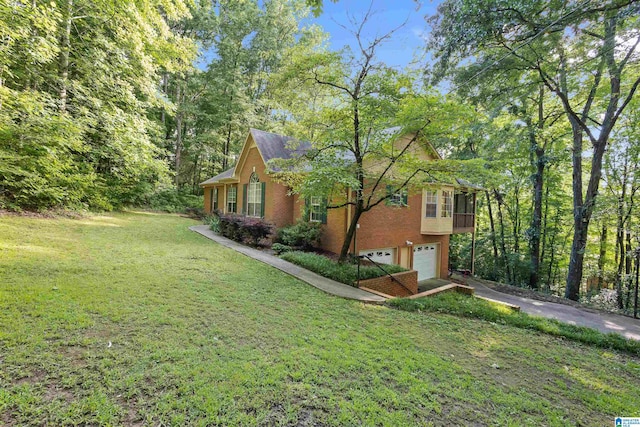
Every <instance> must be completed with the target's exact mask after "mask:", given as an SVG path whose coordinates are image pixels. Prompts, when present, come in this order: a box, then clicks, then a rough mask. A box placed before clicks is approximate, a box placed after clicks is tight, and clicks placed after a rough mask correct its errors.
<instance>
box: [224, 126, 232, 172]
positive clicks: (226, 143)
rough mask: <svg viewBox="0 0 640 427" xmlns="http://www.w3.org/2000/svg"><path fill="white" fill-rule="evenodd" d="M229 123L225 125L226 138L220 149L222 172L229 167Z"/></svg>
mask: <svg viewBox="0 0 640 427" xmlns="http://www.w3.org/2000/svg"><path fill="white" fill-rule="evenodd" d="M230 147H231V122H229V124H228V125H227V138H226V139H225V140H224V147H222V170H223V171H226V170H227V168H228V167H229V150H230V149H231V148H230Z"/></svg>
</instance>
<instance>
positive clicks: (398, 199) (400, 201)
mask: <svg viewBox="0 0 640 427" xmlns="http://www.w3.org/2000/svg"><path fill="white" fill-rule="evenodd" d="M392 192H393V187H392V186H390V185H387V194H390V196H389V198H388V199H387V201H386V204H387V206H408V193H407V189H406V188H405V189H402V190H400V191H396V192H395V193H393V194H392Z"/></svg>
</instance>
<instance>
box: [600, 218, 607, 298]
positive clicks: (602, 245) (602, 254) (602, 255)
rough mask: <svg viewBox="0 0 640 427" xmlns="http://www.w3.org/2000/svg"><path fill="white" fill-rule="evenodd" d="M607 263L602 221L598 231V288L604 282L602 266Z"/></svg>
mask: <svg viewBox="0 0 640 427" xmlns="http://www.w3.org/2000/svg"><path fill="white" fill-rule="evenodd" d="M606 263H607V223H606V222H603V223H602V230H601V232H600V254H599V256H598V290H600V289H602V285H603V283H604V266H605V265H606Z"/></svg>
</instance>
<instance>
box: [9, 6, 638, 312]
mask: <svg viewBox="0 0 640 427" xmlns="http://www.w3.org/2000/svg"><path fill="white" fill-rule="evenodd" d="M309 3H311V4H314V5H315V4H316V3H318V2H309ZM309 13H310V10H309V7H308V4H307V3H306V2H305V1H302V0H268V1H257V0H247V1H237V0H213V1H196V0H140V1H136V2H120V1H116V0H97V1H88V0H56V1H53V2H44V1H37V0H31V1H13V2H3V3H2V4H0V38H2V44H1V45H0V208H2V209H9V210H46V209H57V208H65V209H90V210H111V209H120V208H123V207H127V206H135V205H145V204H149V203H150V201H151V200H153V198H154V197H157V196H158V195H159V194H160V195H162V194H167V193H176V194H180V195H184V196H188V195H195V196H197V195H199V194H200V192H201V189H200V188H199V187H198V183H199V182H201V181H204V180H205V179H207V178H209V177H211V176H213V175H215V174H217V173H219V172H221V171H223V170H225V169H227V168H229V167H230V166H232V165H233V163H234V161H235V156H236V155H237V154H238V150H239V149H240V146H241V144H242V142H243V141H244V138H245V137H246V134H247V130H248V128H250V127H254V128H259V129H264V130H268V131H273V132H278V133H284V134H287V135H292V136H296V137H298V138H301V139H305V140H311V141H314V142H315V141H322V140H323V139H324V141H325V142H327V141H335V140H336V139H335V138H336V136H340V137H342V138H349V136H348V135H349V130H348V129H347V128H348V125H347V124H345V123H349V120H350V118H351V117H350V116H349V112H350V111H352V110H353V109H354V106H357V107H358V108H359V109H360V110H361V111H362V117H361V118H362V123H361V124H360V129H359V130H358V132H361V133H362V134H363V135H364V134H365V133H366V132H368V131H370V129H371V128H375V127H381V128H386V127H388V126H390V125H393V124H394V123H395V122H397V121H401V120H406V121H408V122H409V121H411V120H413V119H415V116H416V114H415V112H416V111H421V112H423V114H422V119H423V121H425V122H428V123H430V125H429V128H428V129H426V130H425V131H427V132H428V136H429V139H430V140H431V141H432V142H433V144H434V145H435V146H436V148H437V149H438V150H439V151H440V152H441V153H442V154H443V155H444V156H445V157H448V158H451V159H460V160H474V161H475V163H470V165H471V164H473V165H477V164H478V162H480V163H481V164H482V167H481V168H480V169H481V170H480V171H478V170H477V168H476V166H473V167H472V166H470V167H469V170H470V172H469V176H470V177H472V178H473V179H474V182H476V183H478V184H480V185H482V187H483V188H484V189H485V191H484V192H483V193H480V194H478V223H477V236H476V245H475V247H476V263H475V271H476V274H478V275H479V276H480V277H484V278H487V279H492V280H497V281H501V282H505V283H510V284H514V285H517V286H523V287H530V288H533V289H539V290H543V291H547V292H550V293H555V294H561V295H565V296H567V297H568V298H571V299H577V298H578V296H579V293H580V292H579V291H580V285H581V284H582V285H583V288H582V289H583V290H584V289H588V290H589V295H590V297H592V298H593V299H594V301H600V302H601V303H602V304H603V305H605V306H608V307H610V308H618V309H621V310H626V311H629V310H631V308H632V305H633V292H632V291H633V285H634V283H633V279H634V273H635V272H636V271H637V269H638V268H637V265H636V264H635V262H636V260H637V258H636V257H634V254H637V251H638V248H639V247H640V224H639V219H638V215H637V212H638V206H637V204H638V200H637V199H638V195H637V193H638V189H640V176H638V173H637V168H638V162H639V161H640V160H639V150H640V144H639V142H638V136H639V134H640V129H639V126H640V125H639V124H638V119H639V118H640V106H639V105H638V100H637V96H636V94H635V92H636V90H637V86H638V81H639V77H638V76H640V54H639V53H638V42H639V40H640V30H639V23H638V16H640V10H639V6H638V5H637V4H636V2H633V1H623V0H609V1H596V0H590V1H589V0H586V1H582V2H565V1H517V2H513V1H510V2H504V1H497V0H491V1H465V2H462V1H455V0H450V1H445V2H443V3H442V4H441V5H440V7H439V13H438V15H437V16H434V17H427V20H428V25H429V26H430V28H431V29H432V31H431V35H430V39H429V41H428V42H427V43H426V45H425V48H426V49H427V50H428V51H429V52H431V54H432V57H433V58H434V59H433V61H432V62H430V63H428V64H427V63H425V64H424V68H423V69H420V70H415V69H413V70H410V69H408V70H397V69H393V68H390V67H387V66H385V64H382V63H380V62H379V61H377V58H376V55H375V54H376V51H375V48H377V46H379V45H380V44H383V43H384V41H385V40H384V37H383V38H381V39H380V40H377V39H376V40H365V39H362V40H361V39H360V38H359V37H360V33H359V31H358V27H357V25H355V26H354V29H353V32H354V37H356V38H358V41H359V44H358V45H359V46H360V50H359V51H358V49H356V50H355V51H350V50H348V49H347V50H344V51H340V52H332V51H330V50H329V49H328V47H327V43H326V40H327V35H326V34H324V33H323V31H322V29H321V28H319V27H317V26H310V25H304V24H303V23H304V22H305V21H304V19H305V18H306V17H307V16H309ZM356 24H357V23H356ZM366 24H367V25H374V24H373V23H371V22H368V23H366ZM426 25H427V24H425V26H426ZM387 36H388V37H393V32H391V33H389V34H388V35H385V37H387ZM371 47H373V49H369V48H371ZM359 79H360V81H361V84H362V85H361V86H362V87H363V88H365V90H363V91H360V89H359V87H360V86H357V84H358V80H359ZM443 82H444V84H443ZM343 83H344V85H343ZM349 84H356V87H355V89H357V90H358V91H359V92H358V96H357V97H354V96H351V95H353V93H354V91H353V90H351V89H350V87H349ZM436 87H439V88H442V87H446V88H447V90H446V93H443V91H442V90H440V91H439V90H437V89H436ZM342 89H348V90H347V91H346V92H345V91H342ZM343 95H346V96H343ZM343 113H344V114H343ZM351 121H352V120H351ZM336 123H339V125H336ZM329 128H331V130H332V131H331V132H328V131H327V129H329ZM421 129H422V128H421ZM378 130H379V129H378ZM330 138H334V139H330ZM472 169H473V171H471V170H472ZM195 201H196V203H199V199H197V198H196V199H195ZM470 248H471V242H470V239H469V236H466V235H462V236H456V237H455V238H454V239H453V240H452V255H451V260H452V263H455V264H456V265H457V266H460V267H467V268H468V267H469V266H470ZM585 285H586V286H585ZM601 288H604V291H602V292H601V291H600V290H601Z"/></svg>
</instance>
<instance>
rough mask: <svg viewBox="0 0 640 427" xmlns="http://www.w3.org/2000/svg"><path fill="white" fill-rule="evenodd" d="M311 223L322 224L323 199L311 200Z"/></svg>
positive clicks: (312, 198)
mask: <svg viewBox="0 0 640 427" xmlns="http://www.w3.org/2000/svg"><path fill="white" fill-rule="evenodd" d="M309 221H311V222H322V198H321V197H311V198H310V200H309Z"/></svg>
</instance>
